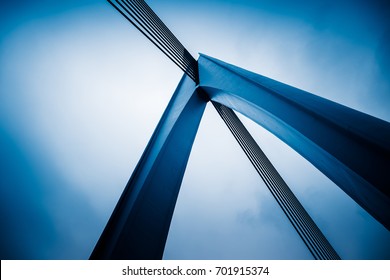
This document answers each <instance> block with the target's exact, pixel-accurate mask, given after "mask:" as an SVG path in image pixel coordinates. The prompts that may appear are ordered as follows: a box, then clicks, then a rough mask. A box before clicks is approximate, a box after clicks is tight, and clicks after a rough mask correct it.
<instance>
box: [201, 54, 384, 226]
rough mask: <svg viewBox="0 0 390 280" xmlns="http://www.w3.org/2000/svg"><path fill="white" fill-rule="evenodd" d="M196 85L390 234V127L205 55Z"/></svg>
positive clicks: (202, 58)
mask: <svg viewBox="0 0 390 280" xmlns="http://www.w3.org/2000/svg"><path fill="white" fill-rule="evenodd" d="M198 67H199V86H200V87H201V88H202V89H203V90H204V91H205V92H206V93H207V94H208V96H209V97H210V99H211V100H212V101H216V102H218V103H220V104H223V105H225V106H226V107H229V108H231V109H234V110H236V111H238V112H240V113H242V114H243V115H245V116H247V117H249V118H250V119H252V120H253V121H255V122H257V123H258V124H260V125H261V126H263V127H264V128H266V129H267V130H269V131H270V132H272V133H273V134H275V135H276V136H277V137H279V138H280V139H281V140H282V141H284V142H285V143H287V144H288V145H289V146H290V147H292V148H293V149H294V150H296V151H297V152H298V153H300V154H301V155H302V156H303V157H304V158H306V159H307V160H308V161H309V162H311V163H312V164H313V165H314V166H315V167H317V168H318V169H319V170H320V171H321V172H322V173H323V174H325V175H326V176H327V177H328V178H330V179H331V180H332V181H333V182H334V183H336V184H337V185H338V186H339V187H340V188H341V189H342V190H343V191H344V192H345V193H347V194H348V195H349V196H350V197H351V198H352V199H354V200H355V201H356V202H357V203H358V204H360V205H361V206H362V207H363V208H364V209H365V210H366V211H367V212H368V213H370V214H371V215H372V216H373V217H374V218H376V219H377V220H378V221H379V222H380V223H382V224H383V225H384V226H385V227H386V228H387V229H390V172H389V170H390V124H389V123H388V122H385V121H383V120H380V119H377V118H375V117H372V116H369V115H367V114H364V113H361V112H358V111H356V110H353V109H351V108H348V107H346V106H343V105H340V104H337V103H335V102H332V101H330V100H327V99H324V98H321V97H319V96H315V95H313V94H311V93H308V92H305V91H302V90H299V89H297V88H294V87H291V86H288V85H286V84H283V83H280V82H277V81H275V80H272V79H269V78H266V77H264V76H261V75H258V74H255V73H252V72H249V71H246V70H244V69H241V68H239V67H236V66H233V65H230V64H227V63H225V62H222V61H220V60H217V59H215V58H211V57H209V56H206V55H202V54H201V55H200V58H199V60H198Z"/></svg>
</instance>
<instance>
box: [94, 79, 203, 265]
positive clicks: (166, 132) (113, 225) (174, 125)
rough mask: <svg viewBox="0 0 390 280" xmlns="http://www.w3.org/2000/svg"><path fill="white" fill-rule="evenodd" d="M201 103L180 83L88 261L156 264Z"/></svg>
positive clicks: (187, 85)
mask: <svg viewBox="0 0 390 280" xmlns="http://www.w3.org/2000/svg"><path fill="white" fill-rule="evenodd" d="M206 103H207V101H206V100H204V99H203V98H202V97H201V95H200V94H198V93H197V90H196V85H195V82H193V81H192V80H191V79H190V78H189V77H187V76H186V75H184V76H183V78H182V80H181V81H180V83H179V85H178V87H177V89H176V91H175V93H174V95H173V97H172V99H171V101H170V103H169V105H168V107H167V108H166V110H165V112H164V114H163V116H162V118H161V120H160V122H159V124H158V126H157V128H156V130H155V131H154V133H153V136H152V138H151V139H150V141H149V143H148V145H147V147H146V149H145V151H144V153H143V155H142V157H141V159H140V161H139V162H138V165H137V167H136V169H135V170H134V172H133V174H132V176H131V178H130V180H129V182H128V183H127V185H126V188H125V190H124V192H123V194H122V196H121V198H120V199H119V202H118V204H117V206H116V207H115V210H114V212H113V214H112V216H111V218H110V220H109V222H108V224H107V226H106V228H105V229H104V232H103V234H102V235H101V237H100V239H99V241H98V243H97V245H96V247H95V249H94V251H93V252H92V255H91V257H90V258H91V259H161V258H162V256H163V252H164V247H165V242H166V238H167V235H168V230H169V226H170V223H171V219H172V215H173V211H174V207H175V204H176V199H177V196H178V193H179V190H180V185H181V182H182V179H183V175H184V171H185V167H186V165H187V161H188V158H189V155H190V151H191V148H192V144H193V141H194V139H195V135H196V132H197V130H198V127H199V123H200V120H201V118H202V115H203V112H204V109H205V106H206Z"/></svg>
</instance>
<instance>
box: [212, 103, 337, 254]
mask: <svg viewBox="0 0 390 280" xmlns="http://www.w3.org/2000/svg"><path fill="white" fill-rule="evenodd" d="M213 105H214V107H215V108H216V109H217V111H218V113H219V114H220V116H221V117H222V119H223V120H224V122H225V123H226V125H227V126H228V127H229V129H230V130H231V132H232V133H233V135H234V136H235V138H236V140H237V141H238V142H239V144H240V146H241V148H242V149H243V150H244V152H245V154H246V155H247V156H248V158H249V159H250V161H251V162H252V164H253V165H254V167H255V168H256V170H257V172H258V173H259V175H260V176H261V178H262V179H263V181H264V182H265V183H266V186H267V187H268V188H269V189H270V191H271V193H272V195H273V196H274V197H275V199H276V200H277V201H278V204H279V205H280V206H281V208H282V210H283V211H284V212H285V214H286V216H287V217H288V219H289V220H290V222H291V223H292V225H293V227H294V228H295V230H296V231H297V232H298V234H299V235H300V236H301V238H302V240H303V241H304V243H305V245H306V246H307V247H308V249H309V251H310V252H311V253H312V255H313V257H314V258H315V259H340V257H339V256H338V255H337V253H335V251H334V249H333V248H332V247H331V245H330V243H329V242H327V240H326V238H325V237H324V235H323V234H322V233H321V231H320V229H319V228H318V227H317V226H316V225H315V223H314V221H313V220H312V219H311V218H310V216H309V215H308V214H307V212H306V210H305V209H304V207H303V206H302V205H301V204H300V203H299V201H298V199H297V198H296V197H295V195H294V194H293V193H292V192H291V190H290V189H289V188H288V186H287V184H286V183H285V182H284V180H283V179H282V178H281V176H280V175H279V174H278V173H277V171H276V169H275V168H274V167H273V166H272V164H271V162H270V161H269V160H268V158H267V157H266V156H265V154H264V152H262V150H261V149H260V147H259V146H258V145H257V144H256V142H255V141H254V139H253V138H252V137H251V136H250V134H249V132H248V131H247V130H246V128H245V127H244V126H243V124H242V123H241V121H240V120H239V119H238V117H237V116H236V115H235V114H234V112H233V111H232V110H231V109H229V108H227V107H225V106H223V105H221V104H219V103H216V102H213ZM275 174H277V175H275ZM280 181H282V182H283V184H281V183H280ZM292 197H293V198H294V199H293V200H292ZM308 219H310V221H311V222H308ZM313 225H314V226H315V228H313ZM322 237H323V238H322ZM324 240H325V241H326V242H324ZM333 252H334V253H333Z"/></svg>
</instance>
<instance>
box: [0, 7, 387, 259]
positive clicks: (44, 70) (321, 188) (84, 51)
mask: <svg viewBox="0 0 390 280" xmlns="http://www.w3.org/2000/svg"><path fill="white" fill-rule="evenodd" d="M148 3H149V5H150V6H151V7H152V8H153V9H154V10H155V11H156V13H157V14H158V15H159V16H160V17H161V18H162V20H163V21H164V22H165V23H166V24H167V26H168V27H169V28H170V29H171V30H172V31H173V33H174V34H175V35H176V36H177V37H178V38H179V40H180V41H181V42H182V43H183V45H184V46H186V47H187V49H188V50H189V51H190V52H191V53H192V54H193V55H194V56H195V57H197V53H198V52H201V53H205V54H208V55H210V56H214V57H216V58H219V59H222V60H225V61H227V62H229V63H232V64H236V65H238V66H240V67H243V68H246V69H248V70H251V71H254V72H257V73H259V74H262V75H265V76H268V77H270V78H273V79H276V80H279V81H282V82H284V83H287V84H290V85H293V86H295V87H299V88H301V89H303V90H307V91H309V92H312V93H315V94H317V95H320V96H322V97H325V98H328V99H331V100H333V101H336V102H339V103H342V104H344V105H347V106H350V107H352V108H355V109H357V110H360V111H363V112H365V113H368V114H370V115H373V116H376V117H379V118H381V119H384V120H386V121H390V111H389V110H388V108H389V105H390V100H389V98H390V96H389V92H390V91H389V89H390V79H389V70H390V69H389V62H390V58H389V52H388V50H387V49H388V47H387V46H388V45H389V41H390V24H389V20H388V19H387V15H386V11H388V8H389V7H388V4H386V1H337V2H333V1H332V2H330V1H311V2H308V1H283V0H278V1H270V0H267V1H238V0H237V1H179V0H176V1H174V0H167V1H148ZM1 6H2V7H1V12H0V13H1V25H0V32H1V33H0V149H1V161H0V165H1V169H0V172H1V177H0V191H1V193H0V194H1V195H0V197H1V203H0V208H1V212H0V213H1V218H0V223H1V234H0V237H1V238H0V257H1V258H2V259H9V258H11V259H13V258H16V259H86V258H88V257H89V254H90V252H91V251H92V249H93V246H94V244H95V243H96V241H97V239H98V237H99V235H100V233H101V231H102V230H103V227H104V225H105V223H106V222H107V219H108V217H109V215H110V213H111V211H112V209H113V207H114V206H115V203H116V201H117V199H118V198H119V195H120V194H121V192H122V190H123V188H124V186H125V184H126V182H127V180H128V178H129V176H130V175H131V172H132V170H133V168H134V167H135V165H136V163H137V161H138V159H139V157H140V156H141V153H142V151H143V149H144V147H145V146H146V143H147V141H148V139H149V137H150V136H151V134H152V132H153V130H154V128H155V126H156V124H157V122H158V120H159V118H160V116H161V114H162V112H163V110H164V108H165V106H166V105H167V103H168V101H169V98H170V96H171V95H172V93H173V91H174V89H175V87H176V85H177V83H178V82H179V79H180V77H181V75H182V73H181V71H180V70H179V69H178V68H177V67H176V66H175V65H174V64H173V63H171V62H170V61H169V60H168V59H167V58H166V57H164V56H163V54H162V53H160V52H159V50H158V49H157V48H155V47H154V46H153V45H152V44H151V43H150V42H149V41H147V39H145V38H144V37H143V36H142V34H140V33H139V32H138V31H137V30H136V29H135V28H133V27H132V26H131V25H130V24H129V23H128V22H127V21H126V20H125V19H123V18H122V17H121V16H120V15H119V14H118V13H117V12H116V11H115V10H114V9H113V8H112V7H111V6H110V5H109V4H108V3H107V2H106V1H97V0H83V1H55V2H53V1H43V0H42V1H17V2H8V3H7V4H5V3H2V4H1ZM242 120H243V122H244V123H245V124H246V125H247V126H248V129H250V131H251V132H252V133H253V135H254V137H255V138H256V140H257V141H258V143H259V144H260V146H261V147H262V148H263V149H264V151H265V153H266V154H267V155H268V156H269V158H270V159H271V161H272V162H273V163H274V164H275V166H276V168H277V169H278V170H279V172H280V173H281V174H282V176H283V178H284V179H285V180H286V182H287V183H288V184H289V185H290V187H291V188H292V189H293V191H294V193H295V194H296V195H297V197H298V198H299V199H300V200H301V202H302V203H303V205H304V206H305V207H306V208H307V210H308V211H309V213H310V214H311V215H312V217H313V219H314V220H315V221H316V222H317V223H318V226H319V227H320V228H321V229H322V230H323V232H324V234H325V235H326V236H327V238H328V239H329V241H330V242H331V243H332V245H333V246H334V248H335V249H336V251H337V252H338V253H339V254H340V256H341V257H342V258H345V259H378V258H379V259H389V258H390V233H389V232H388V231H387V230H386V229H385V228H384V227H383V226H381V225H380V224H378V223H377V222H376V221H375V220H374V219H372V218H371V217H370V216H369V215H368V214H367V213H366V212H365V211H364V210H362V209H361V208H360V207H359V206H358V205H356V203H354V202H353V201H352V200H351V199H350V198H349V197H347V196H346V195H345V194H344V193H343V192H342V191H340V190H339V189H338V187H337V186H335V185H334V184H333V183H332V182H330V181H329V180H328V179H327V178H326V177H325V176H323V175H322V174H321V173H319V172H318V171H317V170H315V168H314V167H312V166H311V165H310V164H309V163H307V162H306V161H305V160H304V159H302V158H301V157H300V156H299V155H298V154H296V153H295V152H294V151H292V150H291V149H290V148H289V147H288V146H286V145H285V144H284V143H282V142H280V141H279V140H278V139H277V138H275V137H274V136H273V135H271V134H269V133H268V132H267V131H265V130H264V129H262V128H261V127H259V126H257V125H255V124H253V123H252V122H251V121H249V120H247V119H245V118H244V117H242ZM357 160H358V157H357ZM164 257H165V258H167V259H295V258H298V259H310V258H311V256H310V254H309V252H308V251H307V250H306V248H305V247H304V245H303V243H302V241H301V240H300V239H299V237H298V236H297V234H296V233H295V232H294V230H293V229H292V227H291V226H290V224H289V223H288V222H287V219H286V218H285V217H284V216H283V214H282V213H281V210H280V209H279V208H278V206H277V205H276V203H275V202H274V201H273V199H272V197H271V195H270V194H269V193H268V191H267V189H266V188H265V186H264V184H263V183H262V182H261V180H260V178H259V176H258V175H257V174H256V172H255V170H254V169H253V168H252V166H251V165H250V163H249V161H248V160H247V159H246V158H245V155H244V154H243V152H241V150H240V148H239V147H238V145H237V144H236V143H235V140H234V139H233V137H232V136H231V135H230V133H229V131H228V130H227V128H226V127H225V126H224V124H223V122H222V120H220V119H219V117H218V116H217V114H216V112H215V111H214V109H213V108H212V107H210V106H209V107H208V108H207V109H206V112H205V115H204V118H203V120H202V123H201V126H200V129H199V133H198V135H197V138H196V141H195V143H194V147H193V151H192V154H191V157H190V160H189V163H188V168H187V171H186V174H185V177H184V180H183V185H182V189H181V192H180V194H179V199H178V202H177V207H176V210H175V213H174V217H173V220H172V225H171V229H170V233H169V237H168V241H167V246H166V250H165V254H164Z"/></svg>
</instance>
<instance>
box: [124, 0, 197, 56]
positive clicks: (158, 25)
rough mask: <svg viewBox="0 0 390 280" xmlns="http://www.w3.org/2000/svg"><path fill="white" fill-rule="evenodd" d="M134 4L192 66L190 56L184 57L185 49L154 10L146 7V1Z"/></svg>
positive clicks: (136, 0) (136, 1)
mask: <svg viewBox="0 0 390 280" xmlns="http://www.w3.org/2000/svg"><path fill="white" fill-rule="evenodd" d="M127 1H128V0H127ZM128 2H129V1H128ZM134 2H135V4H138V5H137V7H138V8H139V9H140V12H141V13H142V15H144V16H145V17H147V18H148V19H149V21H150V22H151V24H152V25H153V26H154V27H155V28H156V29H157V31H159V32H161V33H162V34H163V35H164V37H165V38H167V39H168V41H169V43H170V44H171V46H172V47H173V48H174V49H175V50H176V51H178V52H179V53H180V54H182V56H183V59H184V60H186V61H187V62H188V63H190V64H191V63H192V62H193V61H194V60H191V59H190V58H189V57H188V56H184V51H185V49H184V47H183V46H182V45H181V43H180V42H179V41H178V40H177V38H176V37H175V36H174V35H173V34H172V32H171V31H170V30H169V29H168V28H167V27H166V26H165V24H163V23H162V22H161V20H160V19H159V18H158V17H157V15H156V14H155V13H154V12H153V10H152V9H150V7H149V6H148V5H146V6H145V5H144V4H145V2H144V1H138V0H135V1H134ZM148 8H149V9H148Z"/></svg>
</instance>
